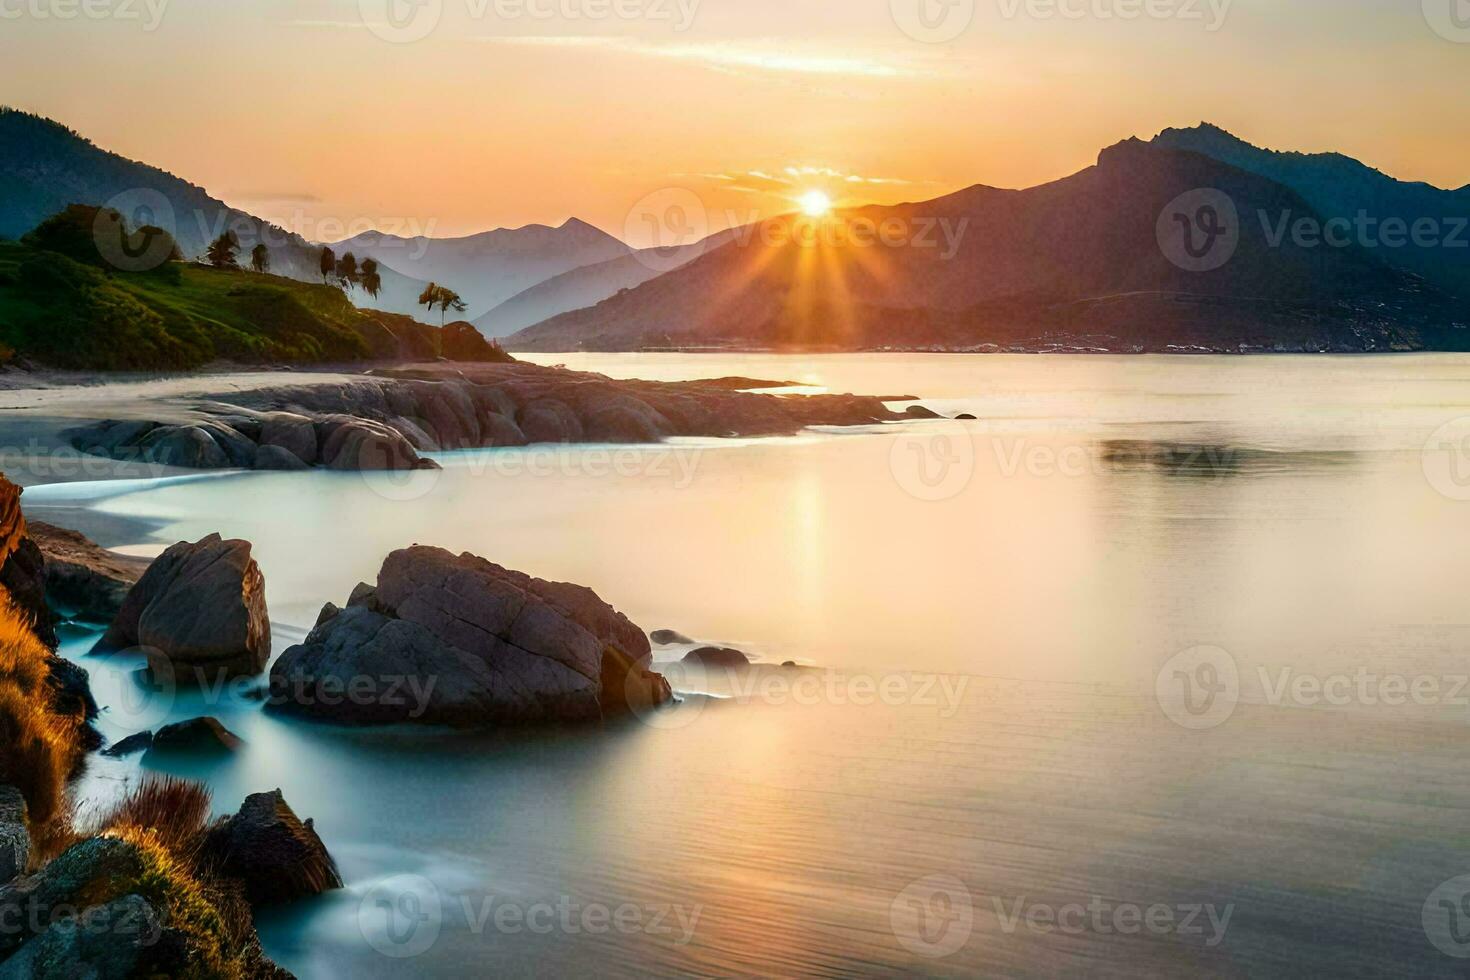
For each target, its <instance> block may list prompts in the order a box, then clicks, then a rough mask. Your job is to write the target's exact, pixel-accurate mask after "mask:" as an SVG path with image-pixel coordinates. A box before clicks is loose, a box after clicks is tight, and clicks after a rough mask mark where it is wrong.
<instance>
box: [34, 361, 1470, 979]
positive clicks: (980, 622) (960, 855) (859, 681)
mask: <svg viewBox="0 0 1470 980" xmlns="http://www.w3.org/2000/svg"><path fill="white" fill-rule="evenodd" d="M540 360H543V361H545V362H547V363H556V362H564V363H567V364H569V366H572V367H577V368H582V369H591V370H598V371H603V372H605V373H608V374H612V375H616V376H620V377H648V378H655V379H676V378H690V377H700V376H705V377H712V376H719V375H733V374H740V375H746V376H751V377H757V378H767V379H771V380H783V381H792V382H796V383H799V384H801V385H803V386H806V388H804V390H821V389H827V390H836V391H857V392H864V393H872V394H883V395H894V396H896V395H902V394H913V395H918V396H921V397H922V398H923V399H924V401H923V403H924V404H927V405H930V406H931V407H934V408H936V409H938V410H940V411H942V412H945V413H948V414H958V413H960V412H967V413H971V414H974V415H975V416H977V418H976V419H975V420H974V421H950V420H945V421H938V422H904V423H898V424H889V425H883V426H873V427H867V428H862V429H847V430H819V431H811V432H808V433H804V434H802V435H801V436H798V437H794V438H785V439H770V440H735V441H727V442H700V441H683V442H677V443H674V444H671V445H668V446H660V447H578V448H556V449H551V448H545V447H542V448H532V449H527V450H497V451H489V452H472V453H449V454H444V455H442V456H440V457H439V459H440V461H441V462H442V463H443V464H444V467H445V468H444V470H443V471H442V473H438V474H420V475H416V476H414V477H412V478H405V477H401V476H393V475H372V476H368V475H358V474H330V473H324V472H312V473H293V474H242V475H228V476H223V477H216V478H211V479H204V480H189V481H181V482H161V483H154V484H148V483H145V484H138V485H132V486H129V487H125V488H120V489H123V490H125V491H127V492H123V493H114V492H112V491H110V490H108V489H107V488H97V487H91V488H79V487H74V486H73V487H37V488H32V489H31V490H29V491H27V496H26V501H27V504H28V506H34V507H36V508H38V509H39V510H40V511H45V510H46V508H47V507H49V506H58V505H62V504H65V505H66V506H78V505H82V506H87V507H89V508H91V511H92V517H93V518H95V520H96V521H97V522H98V524H99V526H106V527H107V528H109V533H110V535H111V539H110V542H109V543H114V544H118V545H124V546H127V547H129V548H130V549H131V550H137V551H140V552H144V553H148V552H156V551H157V550H159V549H160V548H161V547H163V546H164V545H166V544H167V543H171V542H173V541H175V540H179V539H183V538H188V539H194V538H197V537H199V536H201V535H203V534H205V533H208V532H211V531H219V532H221V533H223V534H225V535H226V536H237V537H244V538H248V539H249V540H251V541H252V542H253V543H254V546H255V554H256V556H257V558H258V559H259V561H260V563H261V566H262V568H263V570H264V573H265V577H266V582H267V597H268V600H269V605H270V611H271V616H272V620H273V622H274V624H275V626H276V648H277V652H279V651H280V650H283V649H284V648H285V647H286V646H288V645H289V644H290V643H292V642H294V641H295V640H297V639H299V637H300V636H301V635H302V633H303V632H304V630H305V629H306V628H307V627H309V626H310V625H311V623H312V622H314V620H315V618H316V614H317V611H318V610H319V609H320V607H321V605H322V604H323V603H324V602H327V601H329V600H330V601H335V602H338V603H339V604H340V603H341V602H343V601H344V600H345V598H346V596H347V594H348V593H349V592H350V590H351V588H352V586H353V585H354V584H355V583H357V582H358V581H361V580H372V579H373V578H374V576H375V574H376V570H377V567H378V566H379V564H380V563H381V561H382V559H383V557H384V556H385V555H386V554H387V553H388V552H389V551H391V550H393V549H395V548H399V547H403V546H406V545H409V544H413V543H423V544H434V545H441V546H443V547H447V548H451V549H453V550H456V551H471V552H475V553H477V554H481V555H484V556H485V557H487V558H490V559H492V560H494V561H496V562H499V563H501V564H504V565H507V566H510V567H514V568H519V569H522V570H525V571H527V572H530V573H533V574H536V575H539V576H542V577H548V578H556V579H563V580H569V581H575V582H580V583H583V584H586V585H589V586H591V587H593V588H595V589H596V590H598V592H599V593H600V594H601V595H602V596H603V597H604V598H605V599H607V600H609V601H610V602H612V603H613V604H614V605H616V606H617V607H618V608H620V609H621V610H623V611H624V612H625V613H627V614H628V615H629V616H630V617H631V618H632V619H633V620H634V621H635V622H637V623H639V624H640V625H642V626H643V627H645V628H646V629H650V630H652V629H656V628H673V629H677V630H679V631H681V632H683V633H684V634H687V635H688V636H689V637H690V638H692V639H694V640H697V641H700V642H717V643H720V644H726V645H733V646H737V647H739V648H740V649H742V650H744V651H746V652H747V653H749V654H750V655H751V656H752V658H753V659H755V660H757V661H758V664H757V666H755V667H753V668H752V669H750V670H748V671H743V672H737V673H734V674H725V673H723V672H714V673H697V672H693V671H690V670H686V669H684V668H683V666H682V665H681V664H679V663H678V660H679V658H680V657H681V656H682V654H683V653H684V652H685V651H686V650H687V649H689V648H688V647H687V646H674V647H668V648H656V656H657V657H658V658H659V659H660V660H661V661H664V662H666V668H667V669H668V671H669V673H670V676H671V678H672V679H673V681H674V685H675V687H676V689H678V690H680V691H681V692H683V695H684V696H683V699H682V702H681V703H680V704H679V705H678V706H676V707H673V708H669V709H667V710H665V711H662V712H659V713H657V714H655V715H652V716H650V717H647V718H643V719H631V720H628V721H626V722H623V723H619V724H616V725H610V726H608V727H606V728H603V729H599V730H595V731H552V732H547V731H538V732H499V733H480V734H468V733H447V732H440V731H427V730H383V729H375V730H356V731H354V730H343V729H336V728H330V727H322V726H315V725H309V724H303V723H300V722H295V721H286V720H282V719H279V718H276V717H274V716H271V715H269V714H266V713H263V712H262V710H261V707H260V705H259V704H258V703H256V702H254V701H252V700H250V699H249V698H248V697H245V696H242V692H240V691H238V690H227V691H223V692H204V693H189V694H179V695H177V696H176V697H156V696H149V695H148V694H147V692H144V691H140V689H139V687H138V686H137V684H136V683H135V682H134V680H133V679H132V671H134V670H135V669H136V667H137V664H136V662H131V661H129V660H127V659H126V658H111V659H104V658H98V657H93V656H90V655H89V654H87V653H86V650H87V647H88V646H89V645H90V643H91V642H92V640H93V639H94V638H95V633H94V632H90V631H87V630H84V629H78V630H76V631H74V632H73V633H72V634H70V635H69V638H68V640H67V644H66V648H65V649H66V652H67V653H68V654H69V655H72V656H75V657H76V658H77V659H79V660H80V661H82V662H83V663H84V664H86V665H87V666H88V667H89V668H90V669H91V671H92V674H93V681H94V685H95V687H96V688H97V691H98V694H99V697H100V699H101V700H102V701H103V702H104V703H106V704H107V705H108V710H107V712H106V713H105V716H104V720H103V726H104V728H105V729H106V732H107V734H109V735H110V736H113V737H119V736H121V735H125V734H128V733H130V732H131V731H134V730H137V729H138V728H142V727H150V728H151V727H155V726H156V725H157V724H158V723H160V722H161V721H164V720H168V719H181V718H187V717H192V716H194V715H197V714H201V713H210V714H215V715H217V716H219V717H220V718H221V719H222V720H223V721H224V722H225V723H226V724H227V725H228V726H229V727H230V728H231V729H232V730H234V731H236V732H237V733H238V734H240V735H241V736H242V737H243V738H244V739H245V740H246V742H247V747H246V749H245V751H244V752H242V753H241V754H240V755H239V756H237V757H235V758H233V759H230V760H227V761H223V762H219V763H214V764H210V765H204V764H190V765H186V766H183V767H182V768H180V767H178V766H174V767H172V768H170V769H169V770H168V771H173V772H181V773H183V774H186V775H191V776H195V777H198V778H202V779H206V780H207V781H208V782H209V783H210V784H211V786H212V787H213V788H214V792H215V800H216V806H217V808H218V809H219V810H220V811H222V812H224V811H232V810H233V809H234V808H235V807H237V806H238V804H239V802H240V800H241V798H243V796H244V795H245V794H246V793H249V792H254V791H259V790H263V789H270V788H275V787H280V788H282V789H283V790H284V791H285V794H286V797H287V799H288V800H289V801H290V802H291V804H292V806H293V807H294V808H295V809H296V810H297V812H298V813H300V814H301V815H303V816H310V817H312V818H314V819H315V821H316V827H317V829H318V831H319V832H320V834H321V835H322V837H323V838H324V840H325V841H326V843H327V844H328V846H329V848H330V849H331V851H332V852H333V854H334V855H335V856H336V857H337V859H338V861H339V863H340V865H341V868H342V871H343V875H344V877H345V879H346V882H347V887H346V888H345V889H343V890H342V891H340V892H337V893H333V894H331V895H328V896H324V897H322V898H320V899H314V900H310V901H306V902H302V903H298V904H296V905H293V906H291V907H290V908H288V909H284V910H281V911H279V912H277V913H272V914H271V915H269V916H267V917H265V918H264V919H263V921H262V922H261V923H260V927H261V932H262V936H263V938H264V940H265V943H266V946H267V949H268V951H269V952H270V953H271V955H273V956H274V957H276V958H277V959H278V960H279V962H281V963H282V964H283V965H284V966H286V967H287V968H289V969H291V970H293V971H294V972H297V973H298V974H299V975H301V976H303V977H337V976H342V977H346V976H354V977H356V976H364V977H376V976H385V977H386V976H404V975H412V976H446V977H449V976H456V977H457V976H466V975H504V976H574V975H598V976H635V975H636V976H644V975H676V974H681V973H695V974H699V975H707V976H754V975H762V976H769V975H782V976H792V975H803V976H810V975H814V976H836V975H853V974H866V975H899V974H903V975H934V976H968V975H974V974H975V973H977V972H979V973H982V974H986V975H1006V976H1035V977H1052V976H1058V975H1078V974H1082V973H1086V974H1088V975H1103V976H1107V975H1117V976H1122V975H1130V976H1133V975H1178V974H1188V975H1216V976H1271V975H1281V974H1286V973H1291V974H1295V975H1301V974H1303V973H1309V974H1318V975H1343V976H1347V975H1363V976H1367V975H1378V976H1382V975H1415V976H1421V975H1433V974H1444V975H1458V974H1460V973H1461V972H1462V971H1463V969H1464V965H1465V962H1466V960H1465V959H1462V958H1461V957H1464V956H1470V897H1467V896H1470V878H1464V877H1462V876H1467V875H1470V681H1467V677H1470V625H1467V624H1470V547H1467V546H1466V543H1467V542H1470V448H1467V447H1470V439H1467V436H1470V422H1467V421H1464V420H1465V418H1466V417H1467V416H1470V358H1464V357H1453V356H1434V357H1419V356H1401V357H1359V358H1333V357H1321V358H1316V357H1312V358H1307V357H1303V358H1269V357H1256V358H1213V357H1201V358H1115V357H1019V356H1018V357H1008V356H987V357H970V356H919V355H894V356H881V355H841V356H829V357H809V358H808V357H799V358H787V357H777V356H769V357H762V356H726V355H718V356H716V355H702V356H683V355H623V356H618V355H597V356H593V355H582V356H575V357H572V356H565V357H544V358H540ZM115 489H117V488H115ZM787 662H790V663H792V664H794V666H786V667H783V666H781V665H782V664H784V663H787ZM146 771H148V770H147V764H146V763H144V762H140V761H139V760H138V759H136V758H135V759H132V760H125V761H122V762H98V763H97V764H96V765H95V766H94V767H93V769H92V772H91V773H90V775H89V777H88V781H87V783H86V791H87V792H88V793H90V794H93V795H96V796H104V795H106V794H108V793H110V792H115V791H116V789H117V788H118V787H119V786H121V785H124V784H126V783H127V782H128V781H130V780H134V779H137V778H138V777H139V775H140V773H142V772H146Z"/></svg>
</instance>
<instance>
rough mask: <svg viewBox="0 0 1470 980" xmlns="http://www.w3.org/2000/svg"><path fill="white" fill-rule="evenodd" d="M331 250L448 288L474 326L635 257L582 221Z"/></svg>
mask: <svg viewBox="0 0 1470 980" xmlns="http://www.w3.org/2000/svg"><path fill="white" fill-rule="evenodd" d="M332 247H333V248H334V249H336V250H337V254H339V255H341V254H342V253H344V252H351V253H353V254H354V255H356V256H357V257H358V258H359V259H362V258H363V257H365V256H369V255H370V256H372V257H373V258H375V259H377V260H378V261H379V262H380V263H382V264H384V265H387V266H390V267H392V268H394V269H397V270H398V271H399V272H402V273H405V274H407V275H410V276H413V277H415V278H418V279H422V280H426V281H430V282H437V283H441V284H447V285H449V286H450V287H451V288H452V289H454V290H455V291H456V292H458V293H459V295H460V297H461V298H463V299H464V301H465V303H466V304H468V306H469V310H468V312H467V314H466V316H467V318H468V319H470V320H474V319H476V318H477V317H479V316H481V315H482V314H484V313H485V312H486V311H487V310H489V309H491V308H492V307H494V306H497V305H499V304H500V303H502V302H504V301H505V300H508V299H510V298H511V297H512V296H515V295H516V294H517V293H520V292H522V291H523V290H526V289H529V288H531V287H532V286H535V285H536V284H537V283H541V282H544V281H545V280H547V279H550V278H552V277H553V276H558V275H561V274H562V273H564V272H567V271H569V270H572V269H577V268H580V267H582V266H589V265H595V264H597V263H600V262H606V261H608V260H610V259H616V258H619V257H622V256H626V255H628V254H629V253H631V252H632V251H633V249H632V248H631V247H629V246H628V245H625V244H623V243H622V242H620V241H619V240H618V239H616V238H614V237H613V236H611V235H609V234H607V233H606V232H604V231H601V230H599V229H597V228H594V227H592V226H591V225H589V224H587V223H586V222H585V221H581V220H579V219H577V218H571V219H569V220H568V221H567V222H566V223H564V224H562V225H561V226H560V227H556V228H551V227H548V226H547V225H526V226H525V227H524V228H500V229H497V230H495V231H486V232H481V233H480V234H478V235H470V236H467V237H464V238H427V237H424V236H418V237H414V238H402V237H399V236H398V235H387V234H383V233H381V232H367V233H365V234H362V235H357V236H356V237H353V238H349V239H347V240H345V241H342V242H337V243H334V244H333V246H332ZM601 298H603V297H601V296H599V297H598V299H601ZM558 312H559V311H558ZM532 322H535V321H532Z"/></svg>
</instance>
